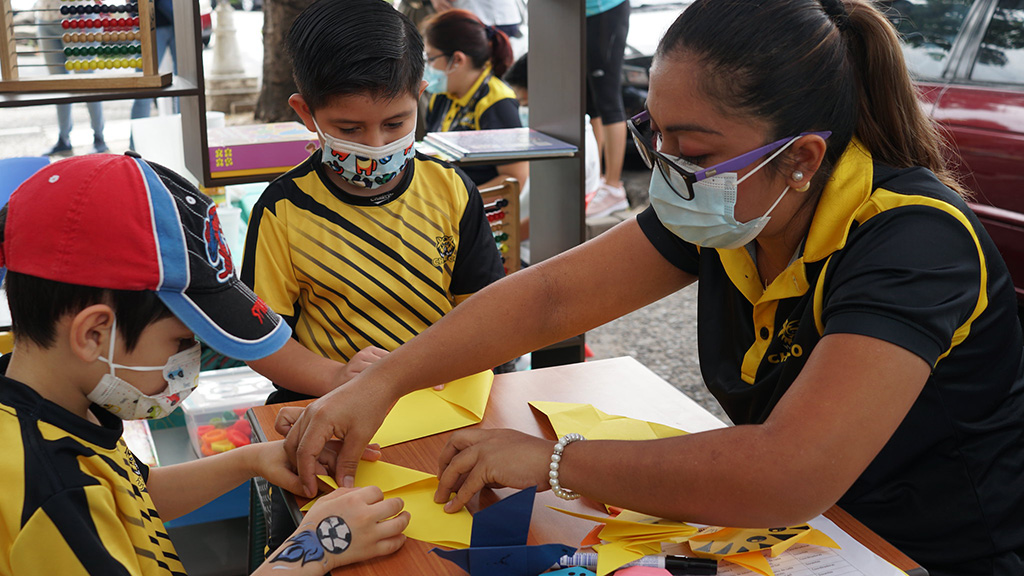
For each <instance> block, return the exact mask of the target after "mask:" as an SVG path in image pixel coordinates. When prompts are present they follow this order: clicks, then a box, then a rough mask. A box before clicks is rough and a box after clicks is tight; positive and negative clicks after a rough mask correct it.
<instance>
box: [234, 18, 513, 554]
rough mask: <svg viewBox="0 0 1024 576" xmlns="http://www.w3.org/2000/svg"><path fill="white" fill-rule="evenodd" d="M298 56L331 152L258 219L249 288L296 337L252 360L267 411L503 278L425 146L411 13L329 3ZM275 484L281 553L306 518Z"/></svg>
mask: <svg viewBox="0 0 1024 576" xmlns="http://www.w3.org/2000/svg"><path fill="white" fill-rule="evenodd" d="M367 30H372V31H373V34H366V31H367ZM287 49H288V52H289V53H290V55H291V60H292V69H293V72H294V76H295V80H296V84H297V86H298V89H299V92H298V93H297V94H293V95H292V96H291V98H290V99H289V104H291V106H292V108H293V109H294V110H295V111H296V113H297V114H298V115H299V118H300V119H301V120H302V122H303V123H304V124H305V126H306V128H307V129H309V130H310V131H311V132H315V133H316V134H317V135H318V136H319V139H320V143H321V148H320V150H317V151H315V152H313V153H312V154H311V155H310V157H309V158H308V159H307V160H306V161H305V162H303V163H302V164H299V165H298V166H296V167H295V168H293V169H292V170H290V171H289V172H288V173H287V174H285V175H283V176H281V177H280V178H278V179H276V180H275V181H274V182H272V183H271V184H270V185H269V186H267V189H266V190H265V191H264V192H263V194H262V196H261V197H260V199H259V200H258V201H257V202H256V204H255V206H254V207H253V209H252V214H251V216H250V218H249V228H248V232H247V235H246V240H245V258H244V259H243V261H242V271H241V278H242V281H243V282H245V283H246V284H247V285H248V286H250V287H252V289H253V291H254V292H255V293H256V294H258V295H259V296H260V297H262V298H263V299H264V301H265V302H266V303H267V305H268V306H269V307H270V308H271V309H272V310H274V311H276V312H277V313H279V314H281V315H282V316H284V318H285V320H286V321H287V322H288V323H289V324H290V325H291V326H292V329H293V330H294V333H295V338H294V339H292V340H291V341H289V342H288V343H287V344H285V346H284V347H283V348H282V349H281V350H280V351H279V352H277V353H276V354H273V355H271V356H268V357H266V358H263V359H260V360H257V361H254V362H250V363H249V366H251V367H252V368H253V369H254V370H256V371H257V372H260V373H261V374H263V375H264V376H266V377H267V378H269V379H270V380H271V381H273V383H274V386H275V388H276V390H275V392H273V393H272V394H271V395H270V397H269V398H268V399H267V402H268V403H270V404H274V403H281V402H290V401H294V400H300V399H304V398H313V397H318V396H322V395H323V394H326V393H328V392H330V391H331V390H334V389H335V388H337V387H338V386H342V385H344V384H345V383H346V382H348V381H349V380H350V379H352V378H353V377H354V376H355V375H356V374H358V373H359V372H360V371H362V370H364V369H365V368H366V367H367V366H370V365H372V364H373V363H374V362H377V361H379V360H380V359H381V358H383V357H385V356H386V355H387V354H388V353H389V352H390V351H392V350H395V349H396V348H398V347H399V346H401V345H402V344H403V343H405V342H406V341H408V340H409V339H411V338H412V337H414V336H415V335H416V334H418V333H419V332H421V331H422V330H424V329H425V328H426V327H428V326H430V325H431V324H433V323H434V322H436V321H437V320H439V319H440V318H441V317H443V316H444V315H445V314H447V313H448V312H450V311H451V310H452V309H453V308H455V306H456V305H457V304H458V303H460V302H462V301H463V300H465V299H466V298H468V297H469V295H471V294H473V293H474V292H476V291H477V290H480V289H481V288H483V287H485V286H487V285H488V284H490V283H492V282H494V281H496V280H498V279H500V278H501V277H503V276H504V269H503V266H502V261H501V255H500V253H499V252H498V249H497V245H496V243H495V240H494V237H493V235H492V234H491V230H490V225H489V223H488V221H487V218H486V216H485V213H484V205H483V201H482V199H481V197H480V193H479V191H478V190H477V187H476V186H475V185H474V184H473V182H472V181H471V180H470V179H469V178H468V177H467V176H466V174H464V173H463V172H462V171H461V170H459V169H458V168H456V167H454V166H452V165H450V164H447V163H445V162H441V161H439V160H436V159H433V158H429V157H427V156H424V155H420V154H417V153H416V150H415V144H414V138H415V136H414V133H415V124H416V111H417V99H418V97H419V96H420V94H421V93H422V92H423V88H424V84H425V83H424V82H423V68H424V65H425V63H424V61H423V40H422V38H421V37H420V35H419V32H418V31H417V30H416V27H415V26H413V24H412V22H410V21H409V19H408V18H406V17H405V16H403V15H402V14H401V13H400V12H398V11H397V10H395V9H394V8H393V7H392V6H390V5H389V4H388V3H387V2H384V1H382V0H346V1H345V2H338V1H337V0H319V1H318V2H314V3H313V4H312V5H310V6H309V7H308V8H307V9H306V10H304V11H303V12H302V13H301V14H300V15H299V16H298V18H296V20H295V22H294V24H293V25H292V28H291V30H290V32H289V34H288V38H287ZM327 55H329V58H327V57H325V56H327ZM495 366H497V365H495ZM271 493H272V496H271V502H272V511H271V515H270V527H269V529H268V534H269V536H270V547H271V548H274V547H275V546H276V545H277V544H278V543H279V542H280V541H281V540H282V539H284V538H286V537H287V536H288V535H289V534H291V533H292V529H293V522H292V520H291V516H290V515H289V514H288V511H287V506H286V505H285V503H284V501H283V500H282V499H281V497H280V491H279V490H276V489H273V488H272V489H271ZM281 526H283V528H281Z"/></svg>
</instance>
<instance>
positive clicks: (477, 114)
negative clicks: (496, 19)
mask: <svg viewBox="0 0 1024 576" xmlns="http://www.w3.org/2000/svg"><path fill="white" fill-rule="evenodd" d="M423 40H424V42H423V44H424V51H425V52H426V60H427V65H426V68H425V69H424V76H423V78H424V80H426V81H427V91H428V92H430V93H431V95H432V96H431V97H430V104H429V106H428V107H427V119H426V123H427V126H426V129H427V132H454V131H460V130H492V129H497V128H519V127H520V126H521V124H520V122H519V102H518V101H517V100H516V95H515V92H514V91H513V90H512V88H510V87H509V86H508V85H507V84H505V83H504V82H503V81H502V80H501V76H502V75H503V74H504V73H505V71H506V70H508V68H509V66H511V65H512V61H513V55H512V46H511V44H509V40H508V36H506V35H505V33H504V32H501V31H500V30H497V29H495V28H494V27H493V26H487V25H485V24H484V23H483V22H481V21H480V19H479V18H477V17H476V16H474V15H473V14H472V13H471V12H467V11H465V10H449V11H447V12H443V13H441V14H437V15H435V16H433V17H431V18H429V19H428V20H426V21H425V22H424V27H423ZM465 172H466V174H467V175H468V176H469V177H470V178H471V179H472V180H473V182H475V183H476V184H477V186H480V187H486V186H491V185H495V184H500V183H501V182H502V181H503V180H504V179H505V178H508V177H511V178H515V179H516V180H518V181H519V183H520V185H523V184H525V182H526V179H527V177H528V176H529V164H528V163H526V162H513V163H511V164H501V165H487V166H471V167H466V168H465Z"/></svg>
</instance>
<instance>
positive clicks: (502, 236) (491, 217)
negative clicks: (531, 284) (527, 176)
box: [480, 178, 520, 274]
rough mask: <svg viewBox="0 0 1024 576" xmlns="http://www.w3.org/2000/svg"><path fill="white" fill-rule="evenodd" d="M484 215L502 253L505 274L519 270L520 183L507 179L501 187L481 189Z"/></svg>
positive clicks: (513, 179)
mask: <svg viewBox="0 0 1024 576" xmlns="http://www.w3.org/2000/svg"><path fill="white" fill-rule="evenodd" d="M480 196H481V197H482V198H483V200H484V214H485V215H486V216H487V221H488V222H489V223H490V225H491V235H492V236H494V243H495V245H497V247H498V251H499V252H500V253H501V260H502V262H503V263H504V266H505V274H511V273H513V272H515V271H516V270H519V265H520V260H519V181H518V180H516V179H515V178H506V179H505V182H504V183H503V184H501V185H500V186H493V187H490V188H482V189H480Z"/></svg>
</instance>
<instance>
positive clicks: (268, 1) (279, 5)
mask: <svg viewBox="0 0 1024 576" xmlns="http://www.w3.org/2000/svg"><path fill="white" fill-rule="evenodd" d="M312 3H313V0H264V2H263V86H262V87H261V88H260V97H259V100H257V101H256V113H255V117H256V120H257V121H259V122H286V121H289V120H298V119H299V118H298V115H296V114H295V111H293V110H292V109H291V107H290V106H288V97H289V96H291V95H292V94H294V93H295V92H297V89H296V88H295V81H294V80H292V68H291V64H290V63H289V61H288V56H287V54H286V52H285V39H286V38H287V36H288V30H289V29H291V27H292V22H294V21H295V18H297V17H298V15H299V13H300V12H302V11H303V10H304V9H305V8H306V7H307V6H309V5H310V4H312Z"/></svg>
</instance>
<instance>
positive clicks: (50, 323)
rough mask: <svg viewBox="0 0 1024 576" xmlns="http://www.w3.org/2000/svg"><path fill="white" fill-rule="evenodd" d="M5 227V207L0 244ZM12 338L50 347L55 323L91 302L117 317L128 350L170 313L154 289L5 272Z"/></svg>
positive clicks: (5, 208) (2, 213)
mask: <svg viewBox="0 0 1024 576" xmlns="http://www.w3.org/2000/svg"><path fill="white" fill-rule="evenodd" d="M6 227H7V207H6V206H4V207H3V209H2V210H0V243H2V242H3V241H4V231H5V229H6ZM4 286H5V287H6V289H7V301H8V304H9V305H10V309H11V331H12V332H14V338H15V340H16V341H17V340H21V339H25V340H28V341H30V342H34V343H35V344H37V345H39V346H41V347H43V348H49V347H50V346H53V344H54V340H55V338H56V333H57V322H58V321H60V319H61V318H63V317H64V316H66V315H68V314H77V313H78V312H80V311H82V310H84V309H85V308H87V307H89V306H91V305H93V304H104V303H105V304H108V305H110V307H111V308H113V309H114V317H115V318H117V332H118V334H120V336H121V338H123V339H124V340H123V342H124V345H125V349H126V350H128V351H129V352H131V351H132V350H133V349H134V348H135V345H136V344H138V342H139V337H140V336H141V335H142V331H143V330H144V329H145V328H146V327H147V326H149V325H150V324H152V323H153V322H156V321H157V320H161V319H163V318H167V317H170V316H172V314H171V311H170V310H169V309H168V308H167V306H165V305H164V303H163V302H162V301H161V300H160V298H159V297H158V296H157V295H156V292H151V291H148V290H141V291H135V290H107V289H104V288H93V287H91V286H79V285H76V284H67V283H64V282H56V281H53V280H46V279H43V278H38V277H36V276H29V275H27V274H21V273H18V272H12V271H10V270H8V271H7V274H6V276H5V277H4Z"/></svg>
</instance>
